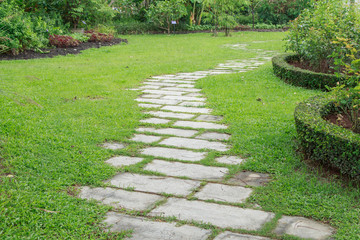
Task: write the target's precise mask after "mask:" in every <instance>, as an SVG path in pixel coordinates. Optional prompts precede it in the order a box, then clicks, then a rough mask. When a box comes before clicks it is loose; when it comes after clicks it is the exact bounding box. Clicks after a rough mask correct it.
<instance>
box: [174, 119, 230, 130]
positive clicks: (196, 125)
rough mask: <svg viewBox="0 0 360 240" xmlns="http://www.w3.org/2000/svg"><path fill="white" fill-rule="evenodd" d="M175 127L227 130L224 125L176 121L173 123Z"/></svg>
mask: <svg viewBox="0 0 360 240" xmlns="http://www.w3.org/2000/svg"><path fill="white" fill-rule="evenodd" d="M174 126H177V127H190V128H199V129H201V128H203V129H227V126H226V125H222V124H216V123H208V122H192V121H177V122H175V123H174Z"/></svg>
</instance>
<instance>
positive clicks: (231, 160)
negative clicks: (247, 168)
mask: <svg viewBox="0 0 360 240" xmlns="http://www.w3.org/2000/svg"><path fill="white" fill-rule="evenodd" d="M215 161H216V162H219V163H225V164H234V165H235V164H241V163H242V162H243V161H244V159H242V158H239V157H236V156H222V157H219V158H215Z"/></svg>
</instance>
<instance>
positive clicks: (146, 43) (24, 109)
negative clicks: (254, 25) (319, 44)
mask: <svg viewBox="0 0 360 240" xmlns="http://www.w3.org/2000/svg"><path fill="white" fill-rule="evenodd" d="M284 36H285V34H284V33H252V32H246V33H245V32H243V33H234V34H233V37H230V38H225V37H217V38H214V37H211V36H210V34H188V35H176V36H167V35H154V36H149V35H143V36H125V38H128V40H129V44H128V45H119V46H113V47H104V48H100V49H90V50H86V51H84V52H83V53H82V54H80V55H73V56H66V57H63V56H62V57H56V58H53V59H39V60H28V61H24V60H20V61H2V62H0V110H1V112H0V113H1V117H0V238H1V239H116V238H117V237H119V238H121V237H122V235H123V234H118V235H116V234H110V233H106V232H103V231H102V225H101V221H102V219H103V217H104V215H105V213H106V212H107V211H108V210H109V207H104V206H100V205H97V204H95V203H94V202H88V201H85V200H80V199H77V198H74V197H73V196H72V195H73V194H74V193H75V190H74V189H75V188H74V187H76V186H82V185H92V186H101V185H102V184H103V183H102V181H104V180H106V179H109V178H110V177H111V176H113V175H114V174H115V172H116V170H115V169H114V168H112V167H110V166H108V165H106V164H104V161H105V160H106V159H108V158H110V157H111V156H113V155H115V154H116V153H120V152H121V153H122V154H128V155H135V154H137V149H138V146H137V145H130V146H129V147H128V148H126V149H125V150H122V151H118V152H114V151H110V150H105V149H103V148H101V147H100V146H99V145H100V144H101V143H103V142H105V141H119V142H124V141H127V139H128V138H130V137H131V136H132V134H133V133H134V129H135V128H136V127H137V126H138V125H139V122H138V121H139V120H140V119H141V118H143V117H144V114H143V113H142V112H141V109H140V108H139V107H138V106H137V104H136V102H135V101H134V98H136V96H137V93H136V92H134V91H128V90H126V89H127V88H133V87H136V86H139V84H140V83H141V81H143V80H144V79H146V78H147V77H150V76H154V75H161V74H171V73H177V72H191V71H197V70H206V69H209V68H213V67H215V66H216V65H217V64H218V63H223V62H225V61H226V60H231V59H244V58H249V57H254V56H256V53H255V52H254V51H246V50H234V49H230V48H227V47H224V45H226V44H236V43H250V46H249V47H248V48H249V49H262V50H275V51H279V52H281V51H283V46H282V41H281V39H282V38H283V37H284ZM122 37H124V36H122ZM252 41H256V42H255V43H251V42H252ZM261 41H267V42H265V43H264V42H261ZM198 86H199V87H201V88H203V91H204V93H205V94H206V96H207V97H208V104H209V106H211V107H212V108H213V109H215V112H216V113H218V114H221V115H223V116H224V117H225V120H224V121H225V122H226V123H227V124H229V126H230V128H229V130H228V131H229V132H230V133H231V134H232V138H231V140H230V143H231V144H232V146H233V148H232V150H231V151H232V153H233V154H238V155H241V156H243V157H246V158H247V159H248V161H247V162H246V164H245V165H243V166H241V167H232V168H231V169H230V171H231V173H235V172H237V171H240V170H243V169H246V170H254V171H260V172H268V173H271V174H272V175H273V178H274V179H275V181H273V182H272V183H271V184H269V185H268V186H266V187H262V188H258V189H257V190H256V194H254V195H253V196H252V198H251V203H257V204H260V205H261V206H262V207H263V208H264V209H265V210H267V211H272V212H275V213H277V214H278V215H279V214H286V215H296V216H306V217H309V218H313V219H316V220H320V221H324V222H330V223H331V225H332V226H334V227H335V228H337V229H338V232H337V235H336V236H337V238H338V239H359V238H360V237H359V236H360V220H359V217H360V206H359V195H360V191H359V190H358V189H356V188H352V187H350V186H346V185H345V184H344V183H343V182H341V181H339V180H329V179H330V178H328V179H324V178H321V175H320V174H319V173H317V172H316V171H315V170H312V169H310V168H309V167H307V166H306V165H305V164H304V163H303V162H302V161H301V158H300V157H299V156H298V155H297V154H296V151H295V150H296V141H295V137H296V134H295V130H294V120H293V112H294V108H295V106H296V103H297V102H300V101H302V100H303V99H306V98H308V97H310V96H312V95H314V94H317V93H318V92H316V91H310V90H304V89H301V88H295V87H291V86H288V85H286V84H284V83H282V82H281V81H280V80H278V79H277V78H276V77H274V75H273V74H272V72H271V65H269V64H267V65H266V66H264V67H261V68H260V69H259V70H255V71H251V72H248V73H241V74H232V75H223V76H216V77H209V78H206V79H203V80H200V81H199V83H198ZM258 98H261V101H257V100H256V99H258ZM204 164H208V165H213V164H214V163H213V161H211V160H208V161H207V162H206V161H205V162H204ZM127 171H134V172H136V171H140V170H139V169H138V168H136V167H134V168H133V169H132V168H128V169H127ZM124 234H125V233H124ZM266 234H267V233H266V232H264V235H266Z"/></svg>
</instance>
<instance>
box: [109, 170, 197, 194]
mask: <svg viewBox="0 0 360 240" xmlns="http://www.w3.org/2000/svg"><path fill="white" fill-rule="evenodd" d="M107 182H109V183H110V184H111V185H113V186H116V187H119V188H129V187H130V188H134V189H135V190H136V191H144V192H151V193H168V194H175V195H184V196H186V195H188V194H190V193H191V191H192V190H193V189H194V188H197V187H198V186H199V185H200V182H198V181H193V180H183V179H176V178H169V177H158V176H149V175H140V174H132V173H120V174H118V175H116V176H115V177H113V178H112V179H110V180H108V181H107Z"/></svg>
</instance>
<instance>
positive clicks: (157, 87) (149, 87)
mask: <svg viewBox="0 0 360 240" xmlns="http://www.w3.org/2000/svg"><path fill="white" fill-rule="evenodd" d="M139 88H140V89H159V88H160V86H156V85H144V86H141V87H139Z"/></svg>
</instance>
